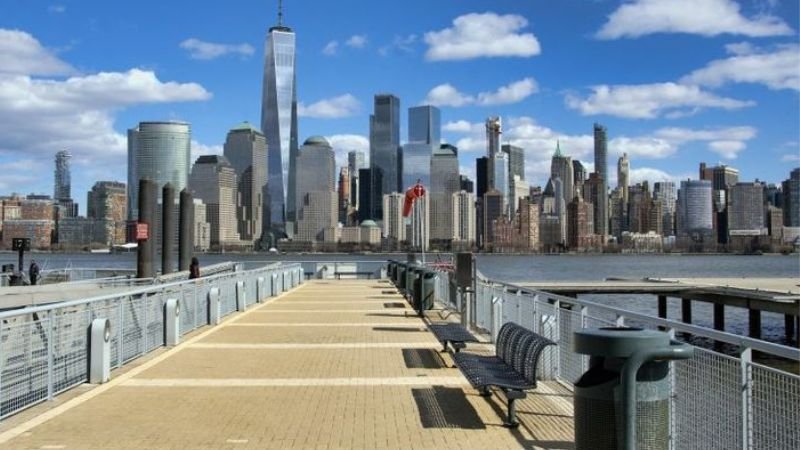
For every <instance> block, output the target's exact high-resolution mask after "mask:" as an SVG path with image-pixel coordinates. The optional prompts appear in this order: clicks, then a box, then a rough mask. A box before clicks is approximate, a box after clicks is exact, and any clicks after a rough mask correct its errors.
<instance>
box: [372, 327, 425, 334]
mask: <svg viewBox="0 0 800 450" xmlns="http://www.w3.org/2000/svg"><path fill="white" fill-rule="evenodd" d="M372 331H405V332H412V333H419V332H421V331H428V330H425V329H423V328H414V327H372Z"/></svg>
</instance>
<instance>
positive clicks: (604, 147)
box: [594, 123, 608, 237]
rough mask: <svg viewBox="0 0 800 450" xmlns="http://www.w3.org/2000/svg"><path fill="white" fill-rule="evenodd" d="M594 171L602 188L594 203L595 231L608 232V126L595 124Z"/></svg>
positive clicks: (596, 232) (602, 234) (603, 233)
mask: <svg viewBox="0 0 800 450" xmlns="http://www.w3.org/2000/svg"><path fill="white" fill-rule="evenodd" d="M594 171H595V172H597V174H598V175H599V176H600V180H599V181H600V189H599V190H598V194H599V195H598V196H597V197H598V198H597V203H595V205H594V210H595V215H594V232H595V234H599V235H600V236H601V237H605V236H606V235H607V234H608V139H607V136H606V127H604V126H602V125H600V124H599V123H596V124H594Z"/></svg>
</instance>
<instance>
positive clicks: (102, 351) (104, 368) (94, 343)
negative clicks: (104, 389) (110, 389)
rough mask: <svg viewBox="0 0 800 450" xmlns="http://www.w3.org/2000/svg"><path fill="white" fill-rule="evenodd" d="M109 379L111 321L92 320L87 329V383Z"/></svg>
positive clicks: (99, 382) (100, 382)
mask: <svg viewBox="0 0 800 450" xmlns="http://www.w3.org/2000/svg"><path fill="white" fill-rule="evenodd" d="M109 378H111V321H109V320H108V319H94V320H93V321H92V324H91V326H90V327H89V383H92V384H102V383H105V382H107V381H108V380H109Z"/></svg>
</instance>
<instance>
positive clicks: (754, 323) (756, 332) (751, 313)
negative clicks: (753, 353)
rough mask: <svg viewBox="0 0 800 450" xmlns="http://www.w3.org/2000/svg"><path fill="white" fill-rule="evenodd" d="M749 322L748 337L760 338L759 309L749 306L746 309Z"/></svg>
mask: <svg viewBox="0 0 800 450" xmlns="http://www.w3.org/2000/svg"><path fill="white" fill-rule="evenodd" d="M747 314H748V317H749V319H750V320H749V324H750V337H751V338H753V339H761V310H759V309H754V308H749V309H748V310H747Z"/></svg>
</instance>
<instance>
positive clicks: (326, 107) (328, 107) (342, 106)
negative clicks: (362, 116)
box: [297, 94, 361, 119]
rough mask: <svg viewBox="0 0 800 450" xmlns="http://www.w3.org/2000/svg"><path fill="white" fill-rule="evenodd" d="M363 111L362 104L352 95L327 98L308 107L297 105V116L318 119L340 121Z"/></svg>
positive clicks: (301, 104)
mask: <svg viewBox="0 0 800 450" xmlns="http://www.w3.org/2000/svg"><path fill="white" fill-rule="evenodd" d="M360 109H361V104H360V103H359V102H358V99H356V98H355V97H354V96H353V95H352V94H344V95H340V96H338V97H333V98H326V99H323V100H320V101H318V102H315V103H312V104H310V105H308V106H306V105H304V104H303V103H302V102H301V103H299V104H298V105H297V115H299V116H300V117H314V118H317V119H339V118H342V117H350V116H352V115H354V114H356V113H357V112H358V111H359V110H360Z"/></svg>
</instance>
